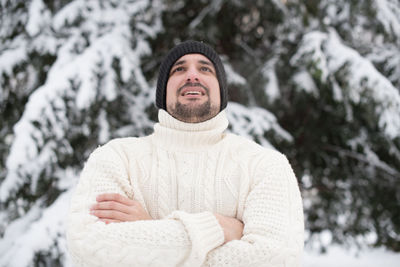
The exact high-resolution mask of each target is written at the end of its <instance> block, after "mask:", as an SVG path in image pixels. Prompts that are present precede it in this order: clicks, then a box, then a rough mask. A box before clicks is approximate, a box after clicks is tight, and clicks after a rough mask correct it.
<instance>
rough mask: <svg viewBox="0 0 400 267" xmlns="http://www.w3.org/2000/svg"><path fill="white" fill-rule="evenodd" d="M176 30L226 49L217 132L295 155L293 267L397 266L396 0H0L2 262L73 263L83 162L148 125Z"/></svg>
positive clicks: (399, 102) (399, 91) (399, 17)
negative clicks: (301, 248)
mask: <svg viewBox="0 0 400 267" xmlns="http://www.w3.org/2000/svg"><path fill="white" fill-rule="evenodd" d="M186 39H195V40H204V41H205V42H207V43H209V44H211V45H212V46H213V47H215V49H216V50H217V51H218V53H219V54H220V55H221V57H222V59H223V61H224V65H225V68H226V71H227V75H228V82H229V97H230V103H229V105H228V114H229V115H228V116H229V120H230V122H231V125H230V129H229V130H230V131H232V132H235V133H238V134H240V135H243V136H246V137H248V138H251V139H253V140H255V141H256V142H258V143H260V144H262V145H263V146H266V147H273V148H275V149H277V150H279V151H281V152H283V153H284V154H286V155H287V156H288V158H289V160H290V162H291V163H292V166H293V168H294V170H295V173H296V176H297V178H298V180H299V184H300V187H301V190H302V195H303V199H304V209H305V219H306V229H307V239H306V253H305V256H304V267H317V266H325V267H329V266H349V267H350V266H352V267H353V266H363V267H370V266H371V267H372V266H386V267H391V266H393V267H394V266H399V262H400V1H398V0H361V1H345V0H321V1H314V0H312V1H311V0H310V1H295V0H264V1H259V0H251V1H244V0H234V1H227V0H214V1H211V0H197V1H190V0H188V1H179V0H178V1H172V0H152V1H151V0H101V1H100V0H99V1H97V0H96V1H95V0H86V1H84V0H54V1H46V0H31V1H22V0H0V87H1V88H0V89H1V90H0V114H1V119H0V238H1V239H0V266H17V267H20V266H21V267H22V266H70V261H69V258H68V254H67V253H66V244H65V239H64V227H65V224H64V223H65V215H66V213H67V210H68V204H69V203H68V202H69V198H70V195H71V192H72V190H73V188H74V185H75V184H76V182H77V180H78V177H79V173H80V171H81V169H82V167H83V164H84V162H85V160H86V159H87V158H88V156H89V154H90V152H91V151H93V150H94V148H96V147H97V146H98V145H100V144H104V143H105V142H107V141H108V140H110V139H112V138H116V137H123V136H144V135H147V134H149V133H151V131H152V125H153V124H154V122H155V120H156V114H157V113H156V112H157V110H156V108H155V106H154V98H155V96H154V90H155V82H156V78H157V71H158V66H159V64H160V62H161V60H162V58H163V55H165V53H166V51H168V50H169V48H171V47H173V46H174V45H175V44H176V43H179V42H180V41H182V40H186Z"/></svg>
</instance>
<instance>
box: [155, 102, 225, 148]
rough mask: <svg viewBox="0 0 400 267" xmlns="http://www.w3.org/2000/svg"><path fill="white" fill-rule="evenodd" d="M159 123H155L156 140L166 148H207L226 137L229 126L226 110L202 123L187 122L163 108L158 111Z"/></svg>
mask: <svg viewBox="0 0 400 267" xmlns="http://www.w3.org/2000/svg"><path fill="white" fill-rule="evenodd" d="M158 120H159V123H156V124H155V125H154V134H153V137H154V138H153V140H154V142H155V143H156V144H157V145H159V146H161V147H163V148H166V149H173V150H185V151H190V150H198V149H207V148H209V147H210V146H212V145H214V144H216V143H218V142H219V141H221V140H222V138H223V137H224V131H225V130H226V128H227V127H228V119H227V118H226V114H225V110H222V111H221V112H220V113H218V114H217V115H216V116H215V117H214V118H211V119H209V120H207V121H204V122H200V123H187V122H182V121H180V120H177V119H175V118H174V117H172V116H171V115H170V114H169V113H168V112H166V111H165V110H163V109H160V110H159V111H158Z"/></svg>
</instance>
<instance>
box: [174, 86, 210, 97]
mask: <svg viewBox="0 0 400 267" xmlns="http://www.w3.org/2000/svg"><path fill="white" fill-rule="evenodd" d="M178 94H179V95H180V96H187V97H201V96H204V95H206V94H208V89H207V88H206V87H205V86H204V85H202V84H201V83H187V84H185V85H184V86H182V87H181V88H179V90H178Z"/></svg>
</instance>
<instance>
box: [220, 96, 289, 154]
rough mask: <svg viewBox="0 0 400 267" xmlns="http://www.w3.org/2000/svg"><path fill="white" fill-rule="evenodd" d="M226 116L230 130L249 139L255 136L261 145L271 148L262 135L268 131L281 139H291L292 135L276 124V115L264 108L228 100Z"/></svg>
mask: <svg viewBox="0 0 400 267" xmlns="http://www.w3.org/2000/svg"><path fill="white" fill-rule="evenodd" d="M227 116H228V120H229V122H230V123H231V126H232V132H234V133H236V134H238V135H240V136H244V137H247V138H249V139H254V138H255V139H256V140H257V141H258V142H259V143H260V144H261V145H262V146H265V147H269V148H273V146H272V145H271V143H270V142H269V141H268V140H267V139H266V138H265V137H264V134H265V133H266V132H269V131H272V132H273V133H274V134H276V135H277V136H279V138H281V139H283V140H287V141H292V140H293V137H292V136H291V135H290V134H289V133H288V132H287V131H285V130H284V129H283V128H282V127H281V126H280V125H279V124H278V122H277V119H276V117H275V116H274V115H273V114H272V113H270V112H269V111H267V110H266V109H263V108H259V107H250V108H248V107H245V106H243V105H241V104H238V103H235V102H229V104H228V106H227Z"/></svg>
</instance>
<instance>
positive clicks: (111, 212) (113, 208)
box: [90, 193, 153, 224]
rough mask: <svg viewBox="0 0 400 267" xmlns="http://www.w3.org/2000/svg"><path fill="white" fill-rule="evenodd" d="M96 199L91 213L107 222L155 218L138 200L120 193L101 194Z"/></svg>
mask: <svg viewBox="0 0 400 267" xmlns="http://www.w3.org/2000/svg"><path fill="white" fill-rule="evenodd" d="M96 201H97V203H96V204H94V205H93V206H92V207H91V208H90V214H92V215H94V216H96V217H98V218H99V219H100V221H102V222H105V223H107V224H108V223H113V222H132V221H139V220H152V219H153V218H151V216H150V215H149V214H148V213H147V212H146V210H145V209H144V208H143V207H142V205H140V203H139V202H138V201H136V200H132V199H129V198H127V197H124V196H122V195H120V194H115V193H111V194H101V195H98V196H97V197H96Z"/></svg>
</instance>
